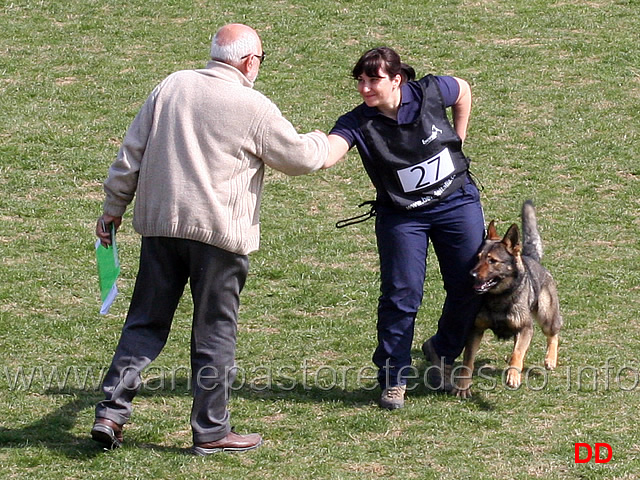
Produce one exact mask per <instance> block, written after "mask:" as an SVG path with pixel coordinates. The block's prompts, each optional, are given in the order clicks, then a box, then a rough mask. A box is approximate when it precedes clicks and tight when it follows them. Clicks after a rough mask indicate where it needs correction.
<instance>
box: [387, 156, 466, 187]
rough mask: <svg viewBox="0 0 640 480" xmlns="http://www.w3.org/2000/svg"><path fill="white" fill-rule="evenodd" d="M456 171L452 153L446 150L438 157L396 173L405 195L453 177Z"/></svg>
mask: <svg viewBox="0 0 640 480" xmlns="http://www.w3.org/2000/svg"><path fill="white" fill-rule="evenodd" d="M454 171H455V168H454V166H453V160H452V159H451V153H449V149H448V148H445V149H444V150H442V151H441V152H440V153H438V154H437V155H434V156H433V157H431V158H429V159H427V160H424V161H423V162H420V163H418V164H416V165H412V166H410V167H407V168H403V169H402V170H398V171H397V172H396V173H397V174H398V178H399V179H400V184H401V185H402V189H403V190H404V193H410V192H415V191H416V190H422V189H424V188H428V187H430V186H431V185H435V184H436V183H438V182H440V181H442V180H444V179H446V178H447V177H449V176H451V174H452V173H453V172H454Z"/></svg>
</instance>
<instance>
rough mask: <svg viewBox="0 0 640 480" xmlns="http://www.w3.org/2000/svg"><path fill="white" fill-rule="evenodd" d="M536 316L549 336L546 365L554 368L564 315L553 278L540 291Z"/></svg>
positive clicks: (543, 330)
mask: <svg viewBox="0 0 640 480" xmlns="http://www.w3.org/2000/svg"><path fill="white" fill-rule="evenodd" d="M535 317H536V320H537V321H538V323H539V324H540V327H541V328H542V332H543V333H544V334H545V336H546V337H547V353H546V355H545V358H544V366H545V368H546V369H547V370H553V369H554V368H556V366H557V364H558V333H559V332H560V329H561V328H562V315H560V306H559V302H558V292H557V291H556V286H555V284H554V283H553V280H551V279H549V281H548V282H547V284H546V285H545V288H543V289H542V291H541V292H540V297H539V299H538V312H537V314H536V315H535Z"/></svg>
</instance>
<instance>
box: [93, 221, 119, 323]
mask: <svg viewBox="0 0 640 480" xmlns="http://www.w3.org/2000/svg"><path fill="white" fill-rule="evenodd" d="M96 262H97V264H98V278H99V280H100V298H101V300H102V307H100V313H101V314H102V315H106V314H107V313H109V308H110V307H111V304H112V303H113V301H114V300H115V298H116V296H117V295H118V285H117V280H118V277H119V276H120V261H119V260H118V246H117V245H116V231H115V227H114V225H113V224H111V245H110V246H108V247H105V246H103V245H102V244H101V243H100V240H99V239H98V240H97V241H96Z"/></svg>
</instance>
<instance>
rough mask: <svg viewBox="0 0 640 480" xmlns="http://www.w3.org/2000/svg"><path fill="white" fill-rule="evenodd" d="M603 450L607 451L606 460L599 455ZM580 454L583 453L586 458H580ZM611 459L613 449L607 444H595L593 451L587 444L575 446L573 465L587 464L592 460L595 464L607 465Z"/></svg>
mask: <svg viewBox="0 0 640 480" xmlns="http://www.w3.org/2000/svg"><path fill="white" fill-rule="evenodd" d="M603 449H604V450H606V451H607V456H606V458H603V457H602V456H601V455H600V451H601V450H603ZM585 450H586V451H585ZM594 451H595V452H594ZM582 453H585V454H586V457H581V454H582ZM594 453H595V455H594ZM612 457H613V449H612V448H611V445H609V444H608V443H596V444H595V446H594V448H593V449H592V448H591V445H589V444H588V443H576V444H575V463H589V462H590V461H591V459H592V458H593V459H594V461H595V462H596V463H609V462H610V461H611V458H612Z"/></svg>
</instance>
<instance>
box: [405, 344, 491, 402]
mask: <svg viewBox="0 0 640 480" xmlns="http://www.w3.org/2000/svg"><path fill="white" fill-rule="evenodd" d="M421 356H422V352H417V351H416V352H415V356H414V358H420V357H421ZM429 367H431V364H430V363H429V362H427V361H426V360H424V359H422V361H419V362H418V364H417V374H416V376H415V377H416V378H414V379H412V380H411V381H410V382H409V383H408V384H407V390H408V391H409V392H410V394H411V395H412V396H422V395H438V396H442V397H443V398H451V399H455V397H452V396H451V395H450V394H448V393H443V392H439V391H437V390H436V389H435V388H433V387H432V386H431V385H429V383H428V381H427V370H428V369H429ZM453 367H454V370H455V368H456V367H458V368H459V369H461V368H462V364H461V363H460V362H456V363H454V365H453ZM479 371H482V374H483V378H484V379H485V380H489V381H490V383H491V384H495V386H497V385H498V384H499V382H501V381H502V376H503V369H501V368H498V367H496V366H495V364H494V362H493V361H492V360H490V359H488V358H486V359H476V364H475V368H474V372H473V380H474V383H475V382H477V380H478V372H479ZM457 374H458V375H462V370H459V373H457ZM476 387H477V383H476ZM490 390H491V388H489V389H483V388H473V387H472V396H471V398H467V399H460V401H462V402H470V403H472V404H474V405H476V406H477V407H478V408H479V409H480V410H482V411H488V412H490V411H494V410H495V404H494V403H493V402H491V401H489V398H488V396H487V392H489V391H490Z"/></svg>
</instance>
